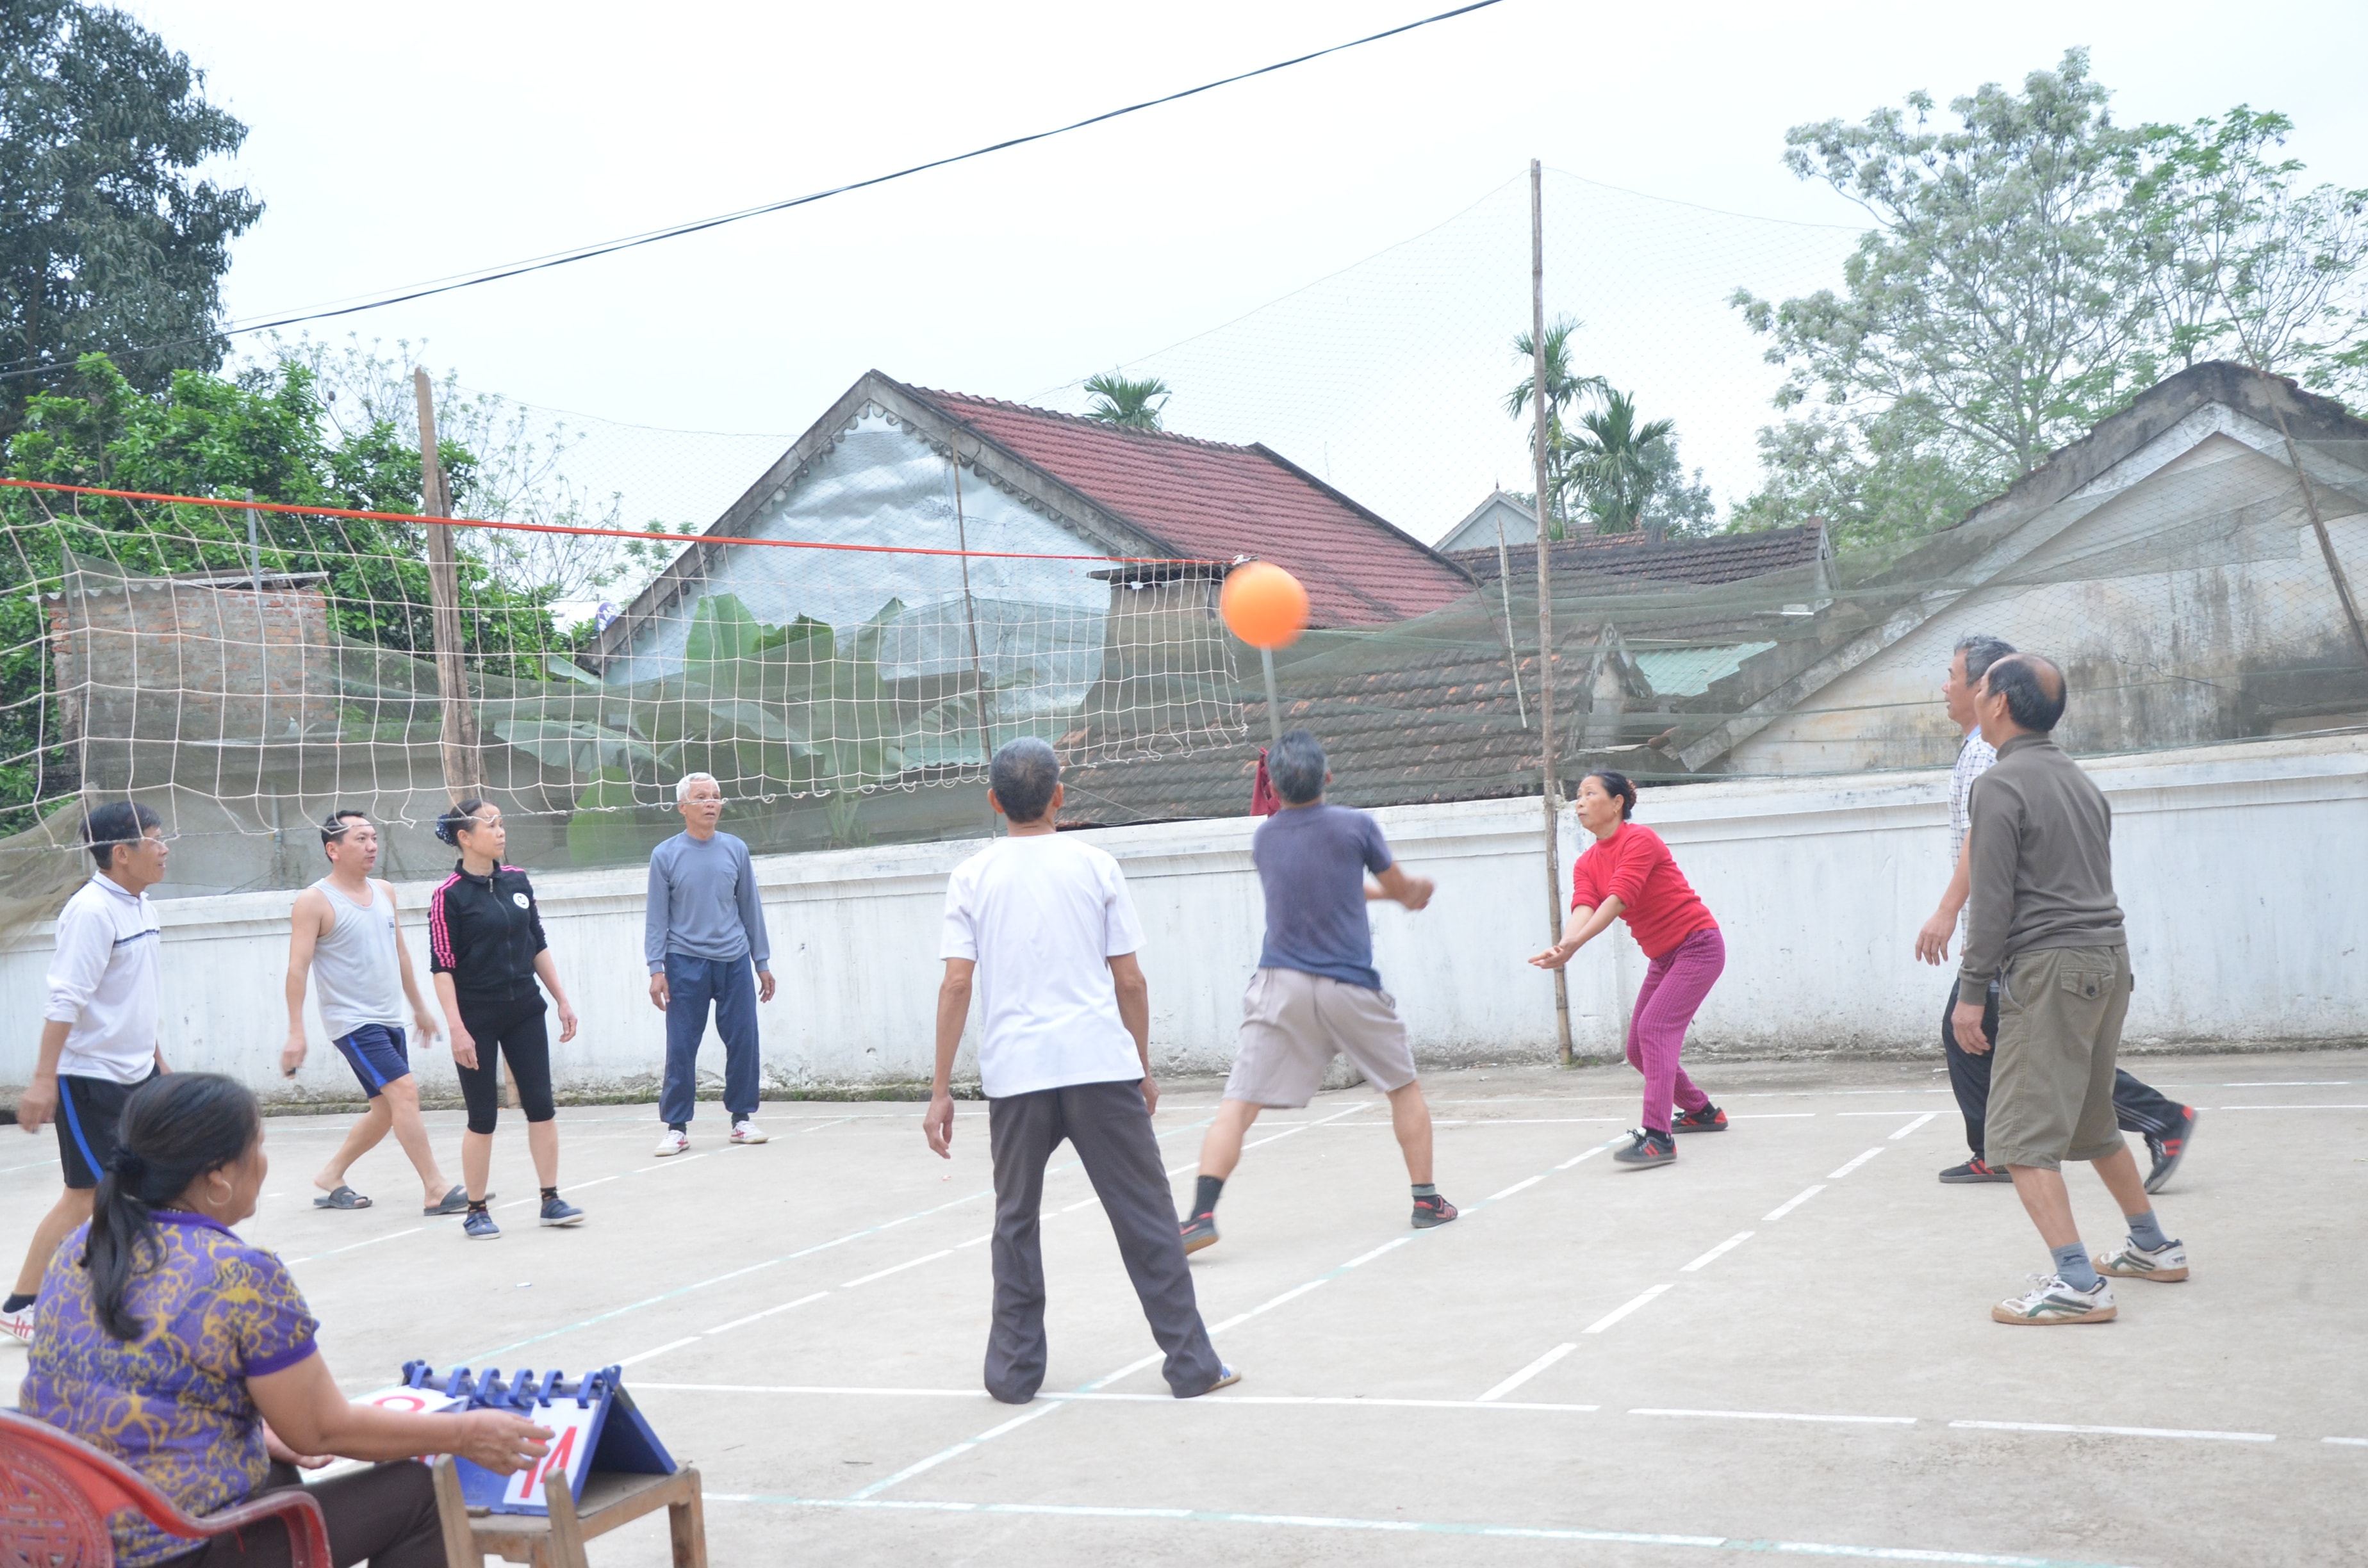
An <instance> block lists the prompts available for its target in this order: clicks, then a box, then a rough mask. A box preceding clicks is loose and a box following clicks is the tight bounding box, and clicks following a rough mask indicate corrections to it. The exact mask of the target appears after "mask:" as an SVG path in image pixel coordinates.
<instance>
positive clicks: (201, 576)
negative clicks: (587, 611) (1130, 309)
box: [0, 481, 1245, 891]
mask: <svg viewBox="0 0 2368 1568" xmlns="http://www.w3.org/2000/svg"><path fill="white" fill-rule="evenodd" d="M438 521H439V520H438V519H433V518H428V517H418V516H414V515H407V514H400V513H371V512H359V511H350V510H337V509H329V508H313V507H303V506H282V505H272V504H252V505H250V504H248V503H246V502H245V501H244V500H243V499H230V500H224V499H222V498H209V497H193V496H172V495H157V494H134V493H130V492H122V491H108V490H103V489H94V488H88V487H83V488H76V487H67V486H62V485H52V484H40V483H27V482H22V481H11V482H8V483H5V484H0V550H5V551H6V554H5V557H0V559H5V561H6V566H7V568H8V569H9V571H10V574H11V575H12V576H13V577H14V578H15V580H16V584H17V586H16V588H15V591H13V592H12V593H10V595H9V596H8V597H7V599H6V603H5V605H0V678H5V680H6V694H5V705H0V723H4V724H5V728H4V729H0V735H5V749H4V750H0V784H5V787H6V800H5V804H6V809H7V812H8V813H9V820H8V821H7V822H6V826H7V827H8V828H9V829H10V830H11V831H12V832H13V833H14V835H15V836H14V837H13V838H12V839H11V840H10V841H9V843H10V846H12V847H13V848H14V850H15V851H16V854H15V856H14V858H16V859H17V860H18V861H20V862H21V861H23V860H25V859H26V858H28V856H30V857H32V858H42V857H43V856H47V857H51V858H70V854H71V852H72V850H73V846H74V839H75V835H76V833H77V832H78V830H79V825H80V821H79V819H80V813H81V809H82V807H83V804H84V803H85V801H93V800H97V799H121V798H124V797H126V796H129V797H130V798H132V799H135V800H139V801H146V802H148V803H150V804H151V805H153V806H154V808H155V809H156V810H157V811H158V812H160V814H162V815H163V817H164V819H165V823H166V825H167V829H168V831H169V833H170V834H171V835H172V836H173V838H174V840H175V845H176V849H175V854H176V865H175V869H174V874H173V876H172V878H171V883H172V884H173V885H174V886H176V887H185V888H188V889H191V890H193V891H194V890H197V889H205V890H209V891H231V890H235V889H240V888H262V887H274V886H287V885H294V884H297V883H301V882H302V881H308V880H310V878H311V877H312V876H313V875H314V874H316V873H317V861H318V849H317V839H316V838H315V837H314V835H313V823H314V822H315V821H317V819H319V818H320V817H321V816H323V815H324V813H325V812H328V811H330V810H332V809H337V808H351V809H357V810H360V811H364V812H369V813H370V815H371V816H372V817H374V818H376V819H378V820H380V821H381V823H383V824H387V826H388V828H389V829H390V830H391V831H390V832H389V833H388V834H387V835H386V836H387V842H388V855H389V866H388V874H392V875H398V876H401V875H410V874H417V875H424V874H427V871H428V870H430V869H434V868H435V867H437V866H438V865H440V863H441V862H442V861H443V860H444V859H446V858H449V853H448V852H447V851H445V850H443V849H442V847H441V846H438V845H436V844H434V843H433V842H432V840H431V839H430V838H429V837H428V835H427V829H428V828H429V827H430V825H431V824H433V822H434V821H435V819H436V817H437V816H438V814H439V813H440V812H442V811H443V810H444V809H445V808H446V806H447V805H448V804H449V803H450V801H452V800H453V799H454V798H455V797H457V796H463V795H477V796H480V797H482V798H484V799H485V800H488V801H494V802H495V804H497V805H499V806H500V807H501V808H502V809H503V811H504V813H505V816H506V818H507V823H508V825H509V830H510V846H511V849H510V852H511V854H512V856H513V858H518V859H520V860H521V861H522V862H524V863H528V864H534V865H539V866H552V865H588V866H597V865H608V864H617V863H621V862H626V861H631V860H633V859H637V858H640V857H642V856H643V855H644V854H646V852H647V849H648V848H649V847H650V846H651V845H653V844H655V842H656V841H657V839H658V838H660V837H663V836H664V835H666V834H667V833H670V832H673V831H675V830H677V829H678V828H679V826H680V823H679V819H678V818H677V816H676V815H675V813H674V812H673V811H672V809H671V808H672V803H673V800H674V791H675V789H676V786H677V784H678V783H679V781H680V780H682V779H683V778H686V777H688V776H689V775H691V774H694V773H704V774H707V775H710V776H712V778H715V779H716V780H717V782H718V783H719V784H720V785H721V786H722V787H723V791H724V793H725V795H726V796H727V797H728V798H729V799H730V800H731V801H732V802H733V806H732V811H733V816H734V831H735V832H739V833H741V834H742V835H744V836H746V837H748V838H749V839H750V840H751V842H752V843H755V844H757V846H759V847H760V848H766V849H772V850H787V849H801V848H823V847H834V846H837V847H844V846H860V845H865V844H871V843H876V842H894V841H899V840H910V839H915V838H931V837H939V836H947V835H950V834H952V833H954V832H957V831H967V832H969V833H973V834H976V833H982V832H984V831H985V824H986V818H987V808H986V806H985V801H984V798H983V796H981V795H980V793H979V792H978V791H977V790H975V789H974V788H973V789H971V790H966V791H962V796H963V798H962V800H961V801H959V802H957V801H953V800H951V799H950V796H951V793H952V790H951V787H953V786H959V785H963V784H970V785H975V784H976V782H977V781H978V780H979V779H981V778H983V777H984V776H985V769H986V764H987V761H988V758H989V757H990V756H992V754H993V752H994V750H995V748H996V746H998V745H1000V744H1003V743H1005V742H1007V741H1008V740H1011V739H1013V738H1014V737H1016V736H1020V735H1035V736H1039V737H1041V738H1042V739H1044V740H1046V741H1048V742H1051V743H1053V744H1055V745H1058V746H1061V747H1062V748H1063V749H1064V752H1065V753H1067V754H1068V755H1070V756H1072V757H1073V758H1076V759H1077V760H1080V761H1121V760H1127V759H1133V758H1150V757H1157V756H1165V755H1172V754H1176V753H1179V752H1183V751H1189V750H1190V749H1191V748H1193V747H1196V746H1206V745H1210V744H1227V743H1233V742H1237V741H1239V740H1240V739H1241V737H1242V736H1243V734H1244V733H1245V731H1244V728H1243V718H1242V714H1241V711H1240V707H1239V703H1238V701H1237V698H1238V695H1239V694H1238V692H1237V690H1236V686H1237V683H1238V679H1239V671H1238V666H1237V664H1236V662H1235V648H1234V647H1233V646H1230V645H1229V639H1227V638H1226V637H1225V636H1224V634H1223V631H1222V628H1221V624H1220V622H1219V620H1218V619H1217V616H1216V614H1215V599H1214V592H1213V585H1214V583H1215V582H1216V580H1217V579H1218V578H1219V577H1220V576H1221V575H1222V571H1223V567H1222V563H1216V562H1190V561H1165V560H1114V559H1110V558H1106V557H1101V556H1091V555H1052V554H1042V553H1031V552H1025V551H985V550H972V551H964V550H962V549H960V548H958V547H957V546H956V545H955V544H954V543H953V540H952V537H951V536H952V534H953V532H954V530H953V529H952V528H951V527H949V528H948V529H947V532H948V534H949V536H950V537H949V539H948V540H947V541H946V542H945V543H944V544H942V545H939V544H937V543H934V542H931V543H915V544H906V545H901V546H891V545H861V544H852V545H850V544H820V543H803V542H798V541H776V540H740V539H728V540H727V539H715V538H702V537H700V536H694V535H672V534H666V533H648V532H643V533H629V532H626V531H623V530H598V529H586V528H560V527H554V526H552V525H531V524H506V523H502V522H499V521H483V520H463V521H455V522H452V523H450V524H449V525H445V526H446V527H447V528H449V534H450V539H451V540H452V545H453V549H452V556H453V562H454V575H455V587H456V592H455V594H454V595H453V600H454V605H453V613H452V615H451V617H450V619H451V621H452V624H451V625H450V627H449V628H448V629H447V631H446V641H447V642H448V643H449V644H450V653H451V655H452V656H451V657H450V659H449V660H447V661H446V665H445V667H443V668H441V669H439V666H438V656H437V648H438V627H437V619H438V618H437V613H436V604H435V597H436V596H435V589H434V582H433V577H434V572H433V568H432V567H431V564H430V550H429V540H430V534H431V530H432V529H433V528H436V527H437V526H438ZM552 536H557V537H559V538H561V539H563V540H565V541H566V543H567V547H568V548H570V549H572V550H576V551H582V550H585V549H593V548H612V549H618V550H623V549H628V548H631V549H639V550H644V551H647V550H650V549H653V548H655V549H659V550H664V551H672V552H676V553H675V559H674V560H673V561H672V562H671V563H670V564H669V566H668V567H667V568H666V573H665V575H664V579H663V581H662V583H661V584H660V585H658V587H657V589H656V590H655V591H653V592H648V593H644V594H643V595H642V596H640V597H639V598H638V599H636V600H635V601H634V602H633V605H632V610H631V612H630V614H629V615H628V616H626V618H625V619H623V620H621V621H620V622H619V623H618V624H616V625H614V626H610V627H608V628H607V630H608V631H609V636H608V637H607V639H606V640H605V641H604V639H603V638H602V636H601V632H602V631H603V629H604V622H606V621H607V620H608V619H609V617H608V616H606V615H603V616H601V617H598V618H587V619H580V620H570V619H568V618H567V616H566V615H565V614H564V611H563V610H562V609H561V608H557V607H555V606H554V605H553V604H552V602H551V600H550V597H549V596H548V595H547V594H546V593H543V592H541V591H539V590H538V588H537V585H535V584H533V583H532V582H530V581H529V582H521V581H519V580H518V578H517V576H516V575H515V574H512V573H509V572H506V571H505V570H504V569H503V568H504V565H505V563H506V562H507V561H508V560H512V559H515V558H516V555H517V541H518V540H537V539H542V538H549V537H552ZM0 875H6V868H0Z"/></svg>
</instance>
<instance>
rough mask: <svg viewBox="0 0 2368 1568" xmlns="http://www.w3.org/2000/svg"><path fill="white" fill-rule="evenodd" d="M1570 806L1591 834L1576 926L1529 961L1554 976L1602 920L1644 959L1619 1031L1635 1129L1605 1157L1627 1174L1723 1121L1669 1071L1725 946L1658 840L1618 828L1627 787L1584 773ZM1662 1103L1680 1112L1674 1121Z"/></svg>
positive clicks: (1624, 817)
mask: <svg viewBox="0 0 2368 1568" xmlns="http://www.w3.org/2000/svg"><path fill="white" fill-rule="evenodd" d="M1577 807H1578V824H1579V826H1581V827H1583V828H1585V829H1587V831H1588V832H1589V833H1591V834H1593V835H1595V842H1594V844H1592V845H1590V846H1588V851H1587V853H1586V854H1584V855H1581V856H1580V857H1579V858H1578V863H1577V865H1575V866H1573V867H1572V868H1571V874H1570V881H1571V900H1570V906H1571V908H1572V910H1573V911H1575V912H1576V913H1577V915H1579V916H1580V917H1581V918H1580V920H1579V922H1578V924H1577V925H1576V926H1572V927H1571V928H1569V929H1568V930H1566V931H1565V932H1564V933H1563V938H1562V940H1561V942H1559V943H1558V944H1556V945H1555V946H1554V947H1551V948H1548V949H1546V950H1545V951H1544V952H1542V953H1540V954H1538V955H1537V956H1536V957H1535V958H1533V959H1531V960H1530V961H1531V963H1533V964H1535V965H1537V966H1538V967H1539V968H1540V969H1560V968H1561V967H1562V966H1563V965H1565V964H1566V963H1568V962H1569V961H1570V960H1571V955H1573V954H1574V953H1576V952H1577V951H1578V949H1581V948H1583V947H1585V946H1587V944H1588V942H1590V941H1592V940H1594V939H1595V938H1596V937H1600V936H1601V935H1602V934H1603V933H1604V932H1605V931H1607V930H1609V929H1610V928H1611V922H1612V921H1614V920H1615V919H1616V920H1625V921H1626V922H1628V930H1629V934H1630V935H1632V936H1634V937H1635V938H1636V945H1637V946H1638V947H1640V948H1642V949H1645V957H1646V958H1647V959H1650V960H1652V965H1651V967H1650V968H1648V969H1646V970H1645V983H1644V984H1643V985H1641V986H1639V987H1638V988H1637V991H1636V1010H1635V1012H1634V1015H1633V1016H1632V1017H1631V1019H1630V1022H1629V1025H1628V1064H1629V1065H1630V1066H1632V1067H1634V1068H1635V1069H1636V1070H1637V1071H1638V1072H1640V1073H1642V1074H1645V1125H1644V1126H1643V1127H1641V1128H1639V1129H1638V1130H1637V1131H1636V1141H1635V1142H1634V1143H1633V1144H1631V1145H1630V1146H1629V1147H1627V1148H1625V1149H1622V1150H1619V1151H1617V1152H1616V1153H1613V1154H1612V1156H1611V1157H1612V1158H1613V1159H1614V1160H1616V1161H1618V1162H1619V1163H1620V1164H1621V1165H1626V1166H1628V1167H1629V1168H1631V1169H1635V1170H1641V1169H1644V1168H1646V1167H1648V1166H1652V1165H1670V1164H1673V1163H1674V1162H1675V1161H1676V1160H1677V1157H1678V1146H1677V1142H1676V1141H1675V1140H1674V1139H1672V1138H1671V1137H1670V1134H1671V1133H1672V1132H1724V1131H1726V1113H1725V1111H1723V1110H1721V1109H1719V1108H1717V1107H1716V1106H1714V1105H1713V1104H1711V1103H1710V1096H1708V1095H1705V1094H1703V1093H1702V1090H1700V1089H1699V1088H1697V1087H1695V1086H1694V1082H1693V1080H1692V1079H1691V1078H1689V1077H1687V1076H1686V1074H1685V1069H1684V1068H1682V1067H1679V1065H1678V1052H1679V1050H1680V1049H1681V1048H1682V1047H1683V1046H1684V1045H1685V1041H1686V1026H1687V1025H1689V1024H1691V1023H1692V1022H1693V1021H1694V1014H1695V1013H1696V1012H1697V1011H1698V1010H1700V1008H1701V1007H1702V998H1703V997H1705V996H1707V995H1709V994H1710V988H1711V986H1712V984H1713V983H1715V982H1716V981H1717V979H1718V976H1719V971H1721V970H1723V969H1725V967H1726V943H1725V940H1724V939H1723V938H1722V937H1720V936H1719V934H1718V922H1717V921H1715V920H1713V919H1712V918H1711V913H1710V911H1709V910H1707V909H1705V908H1703V907H1702V900H1701V899H1699V898H1697V897H1695V896H1694V890H1693V889H1692V888H1691V887H1690V886H1688V885H1687V883H1686V879H1685V873H1683V872H1681V871H1679V869H1678V863H1677V861H1675V860H1674V859H1671V858H1670V857H1669V846H1668V845H1666V844H1664V843H1662V842H1661V835H1659V834H1657V833H1655V832H1654V831H1653V830H1652V829H1651V828H1649V827H1644V826H1641V825H1639V824H1635V823H1633V822H1630V821H1629V820H1628V818H1629V816H1630V815H1631V814H1632V813H1633V812H1634V811H1635V810H1636V786H1634V784H1631V783H1630V782H1628V780H1627V778H1625V777H1624V776H1623V775H1622V774H1618V773H1610V772H1605V773H1590V774H1588V776H1587V777H1586V778H1582V779H1581V780H1579V785H1578V799H1577ZM1672 1101H1674V1102H1675V1105H1676V1108H1677V1109H1678V1111H1679V1112H1680V1113H1681V1114H1679V1115H1678V1116H1677V1117H1676V1118H1675V1119H1674V1120H1673V1119H1671V1115H1670V1109H1671V1103H1672Z"/></svg>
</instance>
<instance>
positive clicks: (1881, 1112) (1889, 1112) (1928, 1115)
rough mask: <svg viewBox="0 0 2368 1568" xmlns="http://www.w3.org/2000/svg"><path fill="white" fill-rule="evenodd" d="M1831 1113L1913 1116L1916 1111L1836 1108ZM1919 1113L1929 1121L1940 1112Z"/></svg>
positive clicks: (1840, 1114)
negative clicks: (1836, 1109)
mask: <svg viewBox="0 0 2368 1568" xmlns="http://www.w3.org/2000/svg"><path fill="white" fill-rule="evenodd" d="M1833 1114H1834V1115H1836V1116H1915V1115H1918V1112H1916V1111H1912V1110H1838V1111H1835V1112H1834V1113H1833ZM1921 1114H1922V1115H1923V1118H1924V1119H1925V1120H1927V1121H1930V1120H1931V1119H1933V1118H1934V1117H1936V1116H1938V1115H1940V1114H1941V1113H1940V1112H1939V1111H1926V1112H1923V1113H1921Z"/></svg>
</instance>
